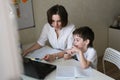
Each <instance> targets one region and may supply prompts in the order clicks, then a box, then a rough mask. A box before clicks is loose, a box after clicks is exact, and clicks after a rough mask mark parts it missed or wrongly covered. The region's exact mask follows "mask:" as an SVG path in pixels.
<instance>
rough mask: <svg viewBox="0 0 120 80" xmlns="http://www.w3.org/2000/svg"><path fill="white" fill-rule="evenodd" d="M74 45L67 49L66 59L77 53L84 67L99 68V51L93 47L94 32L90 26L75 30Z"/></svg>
mask: <svg viewBox="0 0 120 80" xmlns="http://www.w3.org/2000/svg"><path fill="white" fill-rule="evenodd" d="M73 37H74V42H73V47H72V48H71V49H69V50H66V54H64V58H65V59H70V58H71V57H72V56H73V55H76V57H77V60H78V61H80V65H81V67H82V68H88V67H92V68H95V69H97V53H96V50H95V49H94V48H93V41H94V32H93V31H92V29H90V28H89V27H88V26H84V27H80V28H77V29H76V30H75V31H74V32H73Z"/></svg>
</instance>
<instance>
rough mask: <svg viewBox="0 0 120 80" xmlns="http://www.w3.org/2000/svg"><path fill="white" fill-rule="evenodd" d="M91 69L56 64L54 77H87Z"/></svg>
mask: <svg viewBox="0 0 120 80" xmlns="http://www.w3.org/2000/svg"><path fill="white" fill-rule="evenodd" d="M91 73H92V72H91V69H89V68H88V69H81V68H80V67H79V66H58V67H57V72H56V78H78V77H88V76H90V74H91Z"/></svg>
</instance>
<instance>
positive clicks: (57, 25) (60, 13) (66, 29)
mask: <svg viewBox="0 0 120 80" xmlns="http://www.w3.org/2000/svg"><path fill="white" fill-rule="evenodd" d="M47 20H48V23H46V24H45V25H44V27H43V30H42V33H41V35H40V38H39V39H38V41H37V42H36V43H35V44H34V45H33V46H32V47H30V48H28V49H27V50H25V51H24V52H23V55H24V56H25V55H27V54H28V53H29V52H31V51H34V50H36V49H40V48H41V47H43V46H45V43H46V41H47V40H48V41H49V43H50V45H51V47H52V48H55V49H60V50H63V51H62V52H60V53H56V54H55V53H54V54H52V55H46V56H45V58H44V59H45V60H47V61H53V60H55V58H61V57H63V56H64V50H65V49H69V48H71V47H72V42H73V36H72V32H73V31H74V29H75V26H74V25H73V24H70V23H68V13H67V11H66V9H65V8H64V7H63V6H62V5H54V6H53V7H51V8H50V9H48V11H47Z"/></svg>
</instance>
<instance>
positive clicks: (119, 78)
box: [98, 57, 120, 80]
mask: <svg viewBox="0 0 120 80" xmlns="http://www.w3.org/2000/svg"><path fill="white" fill-rule="evenodd" d="M105 64H106V74H107V75H108V76H110V77H112V78H114V79H115V80H120V70H119V69H118V68H117V67H116V66H115V65H113V64H111V63H109V62H105ZM98 71H100V72H102V73H103V65H102V57H99V58H98Z"/></svg>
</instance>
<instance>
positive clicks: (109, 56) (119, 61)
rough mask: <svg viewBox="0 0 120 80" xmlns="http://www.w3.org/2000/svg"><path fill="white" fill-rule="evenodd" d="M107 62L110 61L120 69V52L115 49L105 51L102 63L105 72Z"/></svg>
mask: <svg viewBox="0 0 120 80" xmlns="http://www.w3.org/2000/svg"><path fill="white" fill-rule="evenodd" d="M105 61H108V62H110V63H112V64H114V65H116V66H117V67H118V69H120V52H119V51H117V50H115V49H113V48H107V49H106V50H105V53H104V56H103V59H102V62H103V71H104V73H105V74H106V72H105Z"/></svg>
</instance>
